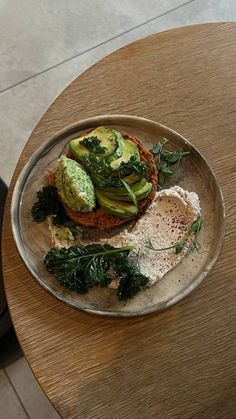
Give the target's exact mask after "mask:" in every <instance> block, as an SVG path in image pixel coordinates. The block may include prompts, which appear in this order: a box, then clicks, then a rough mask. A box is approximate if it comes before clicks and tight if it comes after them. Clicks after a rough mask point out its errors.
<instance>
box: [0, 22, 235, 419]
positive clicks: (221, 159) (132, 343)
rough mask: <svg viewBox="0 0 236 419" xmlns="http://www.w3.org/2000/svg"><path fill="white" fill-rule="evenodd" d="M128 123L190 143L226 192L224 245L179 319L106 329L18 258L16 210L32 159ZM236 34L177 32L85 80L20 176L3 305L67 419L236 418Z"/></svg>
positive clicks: (156, 317) (211, 28)
mask: <svg viewBox="0 0 236 419" xmlns="http://www.w3.org/2000/svg"><path fill="white" fill-rule="evenodd" d="M106 113H127V114H133V115H138V116H144V117H146V118H150V119H153V120H156V121H159V122H161V123H164V124H166V125H168V126H170V127H172V128H174V129H175V130H177V131H179V132H180V133H182V134H183V135H184V136H186V138H188V139H189V140H190V141H191V142H192V143H193V144H194V145H195V146H196V147H197V148H198V149H199V150H200V151H201V152H202V153H203V154H204V156H205V157H206V158H207V159H208V161H209V163H210V164H211V166H212V167H213V169H214V171H215V173H216V175H217V177H218V180H219V183H220V185H221V188H222V190H223V194H224V198H225V204H226V213H227V214H226V215H227V233H226V236H225V242H224V248H223V251H222V253H221V255H220V258H219V260H218V262H217V263H216V265H215V267H214V269H213V270H212V272H211V274H210V275H209V277H208V278H207V280H206V281H204V283H203V284H202V285H201V286H200V287H199V288H198V289H197V290H196V291H195V292H194V293H193V294H192V295H191V296H189V297H188V298H186V299H185V300H184V301H182V302H181V303H179V304H178V305H176V306H175V307H173V308H172V309H169V310H167V311H166V312H162V313H161V314H153V315H149V316H146V317H140V318H128V319H125V318H122V319H113V318H103V317H96V316H92V315H88V314H85V313H83V312H80V311H76V310H75V309H73V308H71V307H67V306H66V305H65V304H63V303H61V302H59V301H57V300H56V299H54V298H53V297H52V296H51V295H49V294H48V293H47V292H46V291H45V290H44V289H42V288H41V287H40V286H39V285H38V284H37V283H36V281H35V280H34V279H33V278H32V277H31V276H30V274H29V273H28V272H27V270H26V268H25V267H24V265H23V263H22V261H21V259H20V258H19V256H18V254H17V251H16V248H15V245H14V242H13V238H12V233H11V227H10V216H9V207H10V200H11V193H12V189H13V186H14V183H15V181H16V179H17V176H18V174H19V172H20V170H21V169H22V167H23V166H24V164H25V163H26V161H27V160H28V158H29V157H30V156H31V154H32V152H33V151H35V149H36V148H37V147H38V146H39V145H40V144H42V142H44V141H47V139H48V138H49V137H50V136H51V135H52V134H54V133H55V132H56V131H59V130H60V129H62V128H63V127H66V126H67V125H69V124H71V123H73V122H75V121H78V120H80V119H83V118H87V117H91V116H95V115H99V114H106ZM235 135H236V24H234V23H232V24H207V25H199V26H198V25H197V26H192V27H186V28H181V29H177V30H171V31H167V32H164V33H160V34H157V35H153V36H151V37H148V38H146V39H142V40H140V41H138V42H135V43H133V44H131V45H129V46H127V47H125V48H123V49H121V50H119V51H117V52H115V53H114V54H111V55H110V56H108V57H106V58H105V59H103V60H102V61H100V62H98V63H97V64H96V65H95V66H93V67H92V68H90V69H89V70H88V71H86V72H85V73H84V74H82V75H81V76H79V77H78V78H77V79H76V80H75V81H74V82H73V83H72V84H71V85H70V86H69V87H68V88H67V89H66V90H65V91H64V92H62V94H61V95H60V96H59V97H58V98H57V99H56V101H55V102H54V103H53V104H52V106H51V107H50V108H49V109H48V111H47V112H46V113H45V115H44V116H43V118H42V119H41V121H40V122H39V124H38V125H37V127H36V128H35V130H34V132H33V134H32V135H31V137H30V139H29V141H28V143H27V144H26V147H25V149H24V151H23V153H22V156H21V158H20V160H19V163H18V165H17V168H16V171H15V174H14V177H13V180H12V183H11V187H10V193H9V197H8V203H7V207H6V213H5V220H4V244H3V263H4V277H5V286H6V293H7V298H8V303H9V306H10V311H11V315H12V319H13V322H14V325H15V328H16V332H17V335H18V338H19V340H20V343H21V345H22V348H23V350H24V353H25V355H26V357H27V360H28V362H29V364H30V366H31V368H32V369H33V372H34V374H35V376H36V378H37V379H38V381H39V383H40V385H41V386H42V388H43V390H44V391H45V393H46V394H47V396H48V397H49V399H50V400H51V402H52V403H53V405H54V406H55V408H56V409H57V410H58V411H59V413H60V414H61V415H62V416H63V417H65V418H77V417H78V418H111V419H114V418H129V419H130V418H141V419H143V418H151V417H152V418H161V419H163V418H181V419H183V418H190V417H191V418H197V419H199V418H213V417H214V418H222V417H224V418H227V419H228V418H235V417H236V397H235V393H236V327H235V325H236V280H235V279H236V278H235V273H236V257H235V256H236V254H235V246H236V223H235V221H236V211H235V210H236V208H235V206H236V183H235V177H236V158H235V157H236V153H235V144H236V139H235Z"/></svg>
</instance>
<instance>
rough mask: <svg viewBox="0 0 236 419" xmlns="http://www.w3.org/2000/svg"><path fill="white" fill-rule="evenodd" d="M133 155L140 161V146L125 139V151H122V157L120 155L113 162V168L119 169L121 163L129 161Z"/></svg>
mask: <svg viewBox="0 0 236 419" xmlns="http://www.w3.org/2000/svg"><path fill="white" fill-rule="evenodd" d="M132 156H135V157H136V159H137V160H138V161H140V155H139V151H138V146H137V145H136V144H134V143H133V142H132V141H130V140H124V150H123V153H122V155H121V157H119V158H118V159H116V160H113V161H112V162H111V168H112V169H113V170H118V169H119V167H120V165H121V164H122V163H127V162H128V161H129V160H130V158H131V157H132Z"/></svg>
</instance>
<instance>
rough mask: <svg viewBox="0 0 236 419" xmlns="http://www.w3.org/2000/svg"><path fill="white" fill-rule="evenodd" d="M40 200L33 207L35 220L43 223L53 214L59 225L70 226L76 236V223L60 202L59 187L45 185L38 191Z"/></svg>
mask: <svg viewBox="0 0 236 419" xmlns="http://www.w3.org/2000/svg"><path fill="white" fill-rule="evenodd" d="M37 198H38V201H36V202H35V203H34V205H33V207H32V209H31V213H32V216H33V220H34V221H36V222H37V223H41V222H43V221H45V220H46V218H47V217H48V216H50V215H51V216H52V222H53V224H54V225H55V226H57V227H62V226H63V227H68V228H69V229H70V231H71V233H72V234H73V236H74V238H75V237H76V236H77V233H78V232H77V230H76V224H75V223H74V222H73V221H72V220H71V219H70V218H69V217H68V215H67V213H66V211H65V208H64V207H63V205H62V203H61V202H60V200H59V198H58V194H57V188H56V187H55V186H52V185H48V186H44V187H43V188H42V190H41V191H38V192H37Z"/></svg>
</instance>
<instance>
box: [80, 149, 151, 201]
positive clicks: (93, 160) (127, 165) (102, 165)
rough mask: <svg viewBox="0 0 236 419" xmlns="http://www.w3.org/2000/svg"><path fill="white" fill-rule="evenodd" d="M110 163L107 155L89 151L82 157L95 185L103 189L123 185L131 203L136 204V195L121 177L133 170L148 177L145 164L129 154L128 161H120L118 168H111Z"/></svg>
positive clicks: (141, 175)
mask: <svg viewBox="0 0 236 419" xmlns="http://www.w3.org/2000/svg"><path fill="white" fill-rule="evenodd" d="M110 163H111V162H110V159H109V157H104V156H100V155H98V154H92V153H90V154H89V155H86V156H84V157H83V165H84V167H85V168H86V170H87V171H88V173H89V174H90V176H91V178H92V180H93V182H94V183H95V185H98V186H99V187H101V188H103V189H105V188H109V187H122V186H124V187H125V188H126V190H127V192H128V193H129V195H130V197H131V199H132V201H133V203H134V204H135V205H136V206H137V200H136V197H135V195H134V193H133V191H132V189H131V187H130V186H129V184H128V183H127V182H126V181H125V180H124V179H123V178H124V177H125V176H126V175H129V174H130V173H132V172H134V173H137V174H138V175H139V176H140V177H143V178H146V179H148V167H147V165H146V164H145V163H141V162H139V161H138V160H137V159H136V157H135V156H131V158H130V160H129V161H128V162H122V163H121V165H120V167H119V169H118V170H113V169H112V167H111V165H110Z"/></svg>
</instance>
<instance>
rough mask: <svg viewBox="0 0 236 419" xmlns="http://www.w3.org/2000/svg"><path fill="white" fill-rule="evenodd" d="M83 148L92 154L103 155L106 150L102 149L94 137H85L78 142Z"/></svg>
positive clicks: (99, 142)
mask: <svg viewBox="0 0 236 419" xmlns="http://www.w3.org/2000/svg"><path fill="white" fill-rule="evenodd" d="M80 144H82V145H83V146H84V147H86V148H87V149H88V150H89V151H92V152H93V153H94V154H103V153H105V151H106V150H107V148H106V147H102V146H101V145H100V144H101V141H100V140H99V139H98V137H96V136H92V137H86V138H84V139H83V140H82V141H80Z"/></svg>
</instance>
